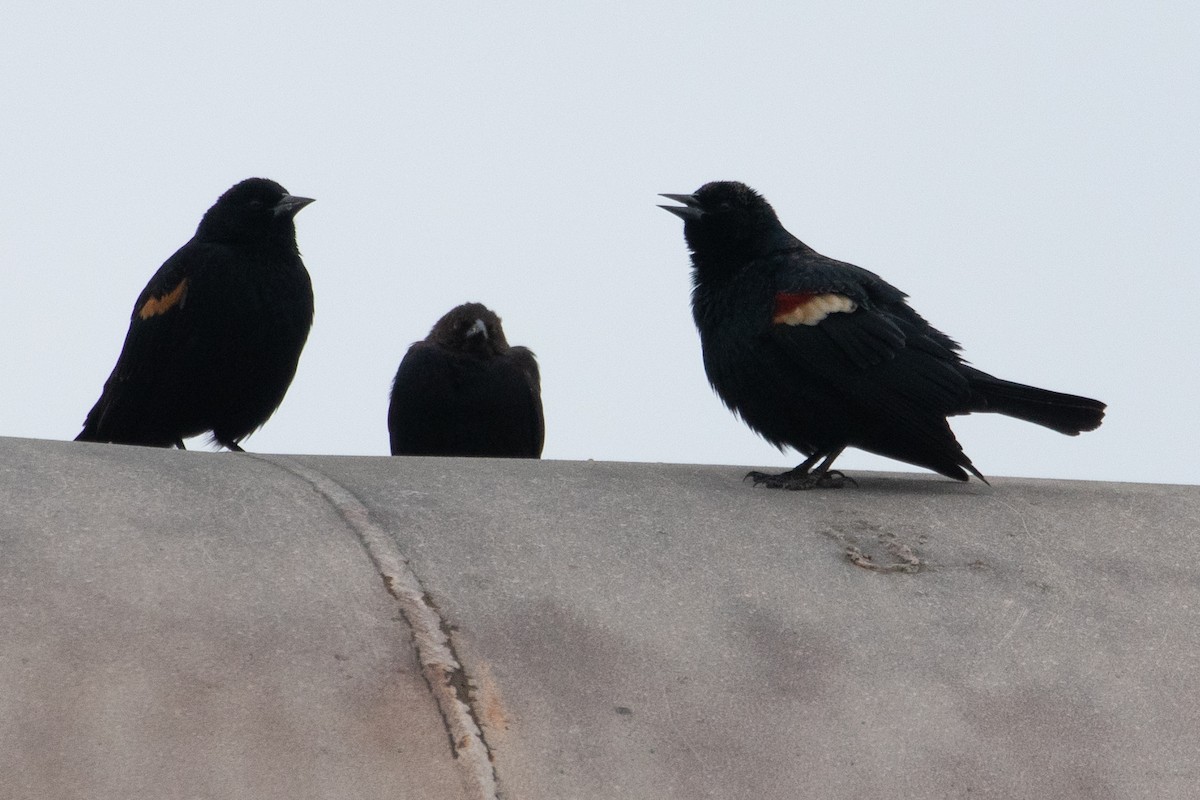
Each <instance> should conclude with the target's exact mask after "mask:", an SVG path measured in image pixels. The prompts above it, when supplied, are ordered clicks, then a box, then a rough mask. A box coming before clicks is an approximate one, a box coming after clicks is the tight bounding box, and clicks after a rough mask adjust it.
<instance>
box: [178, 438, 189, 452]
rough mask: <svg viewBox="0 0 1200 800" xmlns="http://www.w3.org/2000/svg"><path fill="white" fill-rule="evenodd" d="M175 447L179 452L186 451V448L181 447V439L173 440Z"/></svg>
mask: <svg viewBox="0 0 1200 800" xmlns="http://www.w3.org/2000/svg"><path fill="white" fill-rule="evenodd" d="M175 447H176V448H178V449H180V450H187V448H186V447H184V446H183V439H176V440H175Z"/></svg>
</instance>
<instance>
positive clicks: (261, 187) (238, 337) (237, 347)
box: [75, 178, 313, 451]
mask: <svg viewBox="0 0 1200 800" xmlns="http://www.w3.org/2000/svg"><path fill="white" fill-rule="evenodd" d="M311 202H312V200H311V199H310V198H307V197H294V196H292V195H290V194H288V193H287V191H286V190H285V189H284V188H283V187H282V186H280V185H279V184H278V183H275V182H274V181H269V180H266V179H264V178H250V179H248V180H244V181H242V182H241V183H239V184H237V185H236V186H234V187H232V188H231V189H229V191H227V192H225V194H223V195H221V197H220V199H218V200H217V202H216V204H215V205H213V207H212V208H210V209H209V210H208V211H207V212H206V213H205V215H204V218H203V219H202V220H200V226H199V227H198V228H197V229H196V235H195V236H193V237H192V239H191V241H189V242H188V243H187V244H185V245H184V246H183V247H181V248H179V250H177V251H176V252H175V254H174V255H173V256H171V257H170V258H168V259H167V260H166V262H165V263H164V264H163V265H162V266H161V267H159V269H158V272H156V273H154V277H153V278H151V279H150V282H149V283H148V284H146V288H145V289H143V290H142V293H141V295H140V296H139V297H138V299H137V302H136V303H135V304H134V306H133V314H132V316H131V319H130V323H129V332H128V333H127V334H126V335H125V344H124V346H123V347H122V348H121V355H120V357H119V358H118V359H117V365H116V367H115V368H113V371H112V374H111V375H110V376H109V378H108V380H107V381H105V383H104V391H103V392H102V393H101V395H100V399H99V400H98V401H97V402H96V405H95V406H94V407H93V408H92V410H91V411H90V412H89V413H88V415H87V420H86V421H85V422H84V424H83V432H82V433H80V434H79V435H78V436H77V437H75V439H76V441H84V442H116V443H119V444H140V445H149V446H153V447H170V446H172V445H174V446H175V447H178V448H180V449H183V440H184V439H185V438H187V437H190V436H197V435H199V434H202V433H205V432H211V434H212V440H213V441H214V442H216V443H217V444H220V445H222V446H224V447H226V448H228V449H229V450H238V451H240V450H241V449H242V448H241V447H240V446H239V445H238V442H239V441H241V440H242V439H243V438H245V437H246V436H248V435H249V434H250V433H252V432H253V431H255V430H256V429H258V428H259V427H260V426H262V424H263V423H264V422H266V421H267V419H268V418H269V417H270V416H271V414H272V413H274V411H275V409H276V408H278V407H279V404H280V403H281V402H282V401H283V396H284V394H285V393H286V392H287V389H288V386H289V385H291V382H292V378H293V377H294V376H295V374H296V364H297V362H298V361H299V360H300V351H301V350H302V349H303V348H304V342H305V340H306V339H307V338H308V331H309V328H311V327H312V319H313V293H312V283H311V281H310V280H309V277H308V272H307V271H306V270H305V269H304V264H303V262H301V260H300V251H299V249H298V248H297V246H296V227H295V224H294V222H293V218H294V217H295V215H296V213H297V212H298V211H299V210H300V209H302V208H304V207H305V206H306V205H308V204H309V203H311Z"/></svg>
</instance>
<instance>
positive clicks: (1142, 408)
mask: <svg viewBox="0 0 1200 800" xmlns="http://www.w3.org/2000/svg"><path fill="white" fill-rule="evenodd" d="M409 5H410V4H400V3H394V2H379V3H357V2H353V1H352V0H351V1H350V2H346V3H337V4H334V3H328V2H325V3H304V2H287V3H273V4H258V3H247V2H236V3H234V2H207V1H206V2H202V3H200V2H197V3H184V4H164V5H161V6H158V7H155V6H153V5H148V4H145V3H136V4H133V3H130V4H120V3H119V4H115V5H114V4H94V3H80V2H73V3H56V4H35V3H21V4H19V5H18V6H17V7H15V8H9V9H8V10H7V11H6V13H5V21H4V25H3V27H2V28H0V75H2V76H3V77H0V109H2V113H0V125H2V126H3V133H4V147H3V148H2V151H0V216H2V218H3V220H4V224H3V225H2V226H0V258H2V259H3V269H2V270H0V302H3V304H4V307H3V315H2V316H0V325H3V340H4V345H3V347H2V348H0V359H2V361H0V369H2V372H3V375H4V383H3V395H2V398H0V435H9V436H31V437H44V438H52V439H69V438H73V437H74V436H75V434H76V433H78V431H79V429H80V425H81V423H82V421H83V417H84V415H85V413H86V412H87V410H88V409H89V408H90V407H91V404H92V403H93V402H94V401H95V400H96V398H97V396H98V395H99V392H100V388H101V385H102V384H103V381H104V379H105V377H106V376H107V375H108V373H109V371H110V370H111V368H112V366H113V363H114V362H115V360H116V356H117V353H118V352H119V350H120V346H121V342H122V340H123V338H124V335H125V330H126V326H127V322H128V317H129V312H130V309H131V307H132V304H133V301H134V299H135V298H136V296H137V294H138V292H139V291H140V290H141V289H142V287H143V286H144V285H145V282H146V281H147V280H148V279H149V277H150V275H151V274H153V272H154V270H155V269H157V267H158V266H159V264H161V263H162V261H163V260H165V259H166V258H167V257H168V256H169V255H170V254H171V253H172V252H174V251H175V249H176V248H178V247H179V246H180V245H182V244H183V243H184V242H185V241H187V239H188V238H189V237H190V236H191V235H192V233H193V232H194V230H195V227H196V224H197V223H198V222H199V220H200V217H201V215H202V214H203V213H204V211H205V210H206V209H207V208H208V207H209V206H210V205H211V204H212V203H213V201H215V200H216V198H217V196H218V195H220V194H221V193H222V192H223V191H224V190H225V189H227V188H228V187H229V186H230V185H232V184H233V183H235V182H236V181H238V180H240V179H242V178H246V177H250V176H253V175H261V176H264V177H269V178H272V179H274V180H277V181H279V182H280V183H282V184H283V185H284V186H286V187H287V188H288V189H289V190H290V191H291V192H293V193H295V194H301V195H306V196H310V197H315V198H317V202H316V203H315V204H313V205H312V206H311V207H309V208H307V209H305V210H304V211H303V212H302V213H301V214H300V215H299V216H298V217H297V230H298V240H299V243H300V247H301V250H302V252H303V254H304V257H305V262H306V264H307V265H308V268H309V271H310V273H311V274H312V278H313V285H314V290H315V293H316V303H317V316H316V323H315V326H314V328H313V331H312V335H311V337H310V338H309V343H308V347H307V349H306V351H305V354H304V356H303V358H302V359H301V361H300V369H299V373H298V375H297V378H296V381H295V383H293V385H292V388H291V391H290V392H289V394H288V396H287V398H286V399H285V401H284V403H283V406H282V408H281V409H280V410H279V411H278V412H277V413H276V415H275V416H274V417H273V418H272V419H271V421H270V422H268V423H267V425H266V427H265V428H263V429H262V430H261V431H260V432H258V433H257V434H255V435H254V436H252V437H251V438H250V439H249V440H247V441H246V442H245V444H246V446H247V448H248V449H250V450H254V451H259V452H291V453H334V454H339V453H340V454H352V455H384V454H386V453H387V430H386V422H385V417H386V410H387V395H388V389H389V386H390V381H391V378H392V375H393V374H394V372H395V369H396V366H397V364H398V363H399V360H400V358H401V356H402V355H403V353H404V351H405V349H406V348H407V346H408V345H409V344H410V343H411V342H412V341H414V340H415V339H420V338H423V337H424V336H425V334H426V333H427V331H428V329H429V327H430V326H431V325H432V324H433V322H434V321H435V320H436V319H437V318H438V317H439V316H441V314H443V313H444V312H445V311H447V310H448V309H449V308H451V307H452V306H454V305H456V304H458V303H460V302H464V301H467V300H478V301H481V302H484V303H486V304H488V305H489V306H491V307H492V308H493V309H495V310H496V311H497V312H498V313H499V314H500V315H501V316H502V317H503V318H504V324H505V329H506V331H507V332H508V336H509V340H510V341H511V342H513V343H515V344H524V345H527V346H529V347H531V348H532V349H533V350H534V351H535V352H536V353H537V354H538V357H539V360H540V363H541V366H542V374H543V381H544V397H545V405H546V421H547V436H546V450H545V455H546V457H548V458H566V459H587V458H595V459H606V460H609V459H611V460H635V461H676V462H706V463H727V464H739V465H754V466H771V467H780V468H784V467H790V466H793V465H794V464H795V463H797V462H798V461H799V458H798V457H797V456H795V454H793V453H788V454H786V455H781V454H779V453H778V452H777V451H776V450H774V449H773V448H772V447H770V446H769V445H767V444H765V443H764V442H762V441H761V440H760V439H758V438H757V436H755V435H754V434H753V433H752V432H750V431H749V429H747V428H745V427H744V426H743V425H742V423H741V422H739V421H738V420H736V419H735V418H734V417H733V416H732V415H731V414H729V413H728V412H727V411H726V410H725V409H724V407H723V406H722V405H721V404H720V402H719V401H718V400H717V399H716V397H715V395H713V394H712V392H711V390H710V389H709V388H708V385H707V382H706V381H705V378H704V373H703V369H702V366H701V362H700V350H699V342H698V339H697V336H696V333H695V330H694V328H693V325H692V321H691V316H690V306H689V290H690V283H689V268H688V258H687V252H686V249H685V247H684V243H683V233H682V224H681V223H680V221H679V220H678V219H676V218H674V217H673V216H671V215H669V214H667V213H665V212H663V211H661V210H659V209H657V208H656V207H655V204H656V203H657V202H660V199H659V198H658V197H657V193H658V192H690V191H692V190H694V189H695V188H697V187H698V186H700V185H701V184H703V183H705V182H707V181H709V180H716V179H731V180H741V181H745V182H746V183H749V184H750V185H751V186H754V187H755V188H757V189H758V190H759V191H761V192H762V193H763V194H764V195H765V196H766V197H767V198H768V199H769V200H770V201H771V203H772V204H773V205H774V206H775V208H776V210H777V211H778V212H779V214H780V217H781V218H782V220H783V222H784V224H785V225H786V226H787V227H788V229H789V230H791V231H792V233H794V234H796V235H797V236H799V237H800V238H801V239H803V240H804V241H806V242H807V243H808V244H810V245H812V246H813V247H815V248H816V249H818V250H819V251H821V252H823V253H826V254H827V255H830V256H833V257H835V258H840V259H843V260H847V261H851V262H854V263H856V264H859V265H861V266H863V267H866V268H868V269H871V270H874V271H876V272H878V273H880V274H882V275H883V276H884V277H885V278H886V279H888V280H889V281H890V282H892V283H894V284H895V285H897V286H899V287H900V288H901V289H903V290H905V291H907V292H908V293H909V294H910V295H912V303H913V305H914V306H915V307H916V308H917V309H918V310H919V311H920V312H921V313H922V314H924V315H925V316H926V317H927V318H928V319H929V320H930V321H931V322H933V324H934V325H936V326H938V327H939V328H941V329H942V330H944V331H946V332H947V333H949V334H950V335H952V336H954V337H955V338H957V339H959V340H960V341H961V342H962V343H963V345H964V347H965V352H966V355H967V357H968V358H969V359H970V360H971V361H972V362H973V363H974V364H976V365H977V366H979V367H981V368H983V369H985V370H987V371H989V372H993V373H995V374H997V375H999V376H1001V377H1004V378H1008V379H1012V380H1019V381H1023V382H1027V383H1033V384H1036V385H1039V386H1044V387H1046V388H1051V389H1056V390H1059V391H1066V392H1073V393H1078V394H1084V395H1089V396H1093V397H1097V398H1099V399H1101V400H1104V401H1106V402H1107V403H1109V413H1108V418H1107V420H1106V422H1105V424H1104V426H1103V427H1102V428H1101V429H1100V430H1099V431H1098V432H1096V433H1092V434H1084V435H1083V436H1081V437H1079V438H1077V439H1072V438H1068V437H1063V436H1059V435H1058V434H1055V433H1052V432H1049V431H1046V430H1044V429H1041V428H1037V427H1035V426H1032V425H1028V424H1024V423H1019V422H1015V421H1011V420H1006V419H1003V418H999V417H994V416H980V415H976V416H974V417H971V418H969V419H961V418H960V419H957V420H955V421H954V423H953V424H954V428H955V430H956V431H957V432H958V435H959V439H960V440H961V441H962V443H963V445H964V447H965V448H966V451H967V453H968V454H969V455H970V456H971V457H972V459H973V460H974V461H975V464H976V465H977V466H978V467H979V469H980V470H982V471H983V472H984V473H985V474H987V475H996V476H999V475H1030V476H1039V477H1069V478H1092V479H1104V480H1136V481H1164V482H1185V483H1200V461H1198V458H1197V449H1198V445H1200V433H1198V432H1197V427H1198V426H1197V422H1196V416H1197V410H1196V405H1197V398H1198V397H1200V375H1198V372H1200V371H1198V366H1197V356H1196V350H1197V345H1198V344H1200V323H1198V322H1197V318H1196V313H1197V312H1196V309H1195V306H1196V304H1197V299H1198V298H1200V278H1198V277H1197V267H1198V263H1200V244H1198V243H1197V236H1196V233H1195V228H1196V227H1197V225H1198V224H1200V168H1198V167H1200V148H1198V144H1200V141H1198V140H1200V6H1198V5H1197V4H1195V3H1191V2H1178V3H1169V2H1163V3H1146V2H1121V3H1092V2H1087V3H1085V2H1057V3H1004V4H982V3H957V2H941V3H919V4H913V3H894V4H881V3H853V2H851V3H846V2H839V3H825V4H810V3H804V2H795V1H794V0H790V1H789V2H778V3H739V4H735V5H731V6H721V5H717V4H712V3H706V4H697V3H682V2H672V3H617V2H612V0H608V1H606V2H603V3H598V2H589V3H559V2H554V3H550V2H544V3H522V4H488V5H484V4H478V6H477V5H476V4H436V5H434V6H430V7H429V8H411V7H409ZM192 446H195V447H199V446H201V444H200V442H199V441H195V442H194V443H192ZM839 466H840V467H842V468H844V469H847V470H853V469H879V468H883V469H908V467H906V466H905V465H901V464H898V463H897V462H892V461H887V460H885V459H880V458H875V457H872V456H868V455H865V454H861V453H858V452H848V453H847V454H846V455H844V456H843V457H842V459H841V460H840V461H839Z"/></svg>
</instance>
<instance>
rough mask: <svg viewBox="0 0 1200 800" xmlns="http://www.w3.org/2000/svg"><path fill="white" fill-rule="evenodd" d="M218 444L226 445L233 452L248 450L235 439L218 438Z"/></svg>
mask: <svg viewBox="0 0 1200 800" xmlns="http://www.w3.org/2000/svg"><path fill="white" fill-rule="evenodd" d="M217 444H219V445H221V447H224V448H225V449H226V450H228V451H230V452H232V453H244V452H246V451H245V450H243V449H242V448H241V445H239V444H238V443H237V442H235V441H234V440H233V439H217Z"/></svg>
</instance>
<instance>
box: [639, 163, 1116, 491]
mask: <svg viewBox="0 0 1200 800" xmlns="http://www.w3.org/2000/svg"><path fill="white" fill-rule="evenodd" d="M663 197H666V198H668V199H671V200H674V201H676V202H679V203H682V206H661V207H662V208H665V209H666V210H667V211H670V212H671V213H672V214H675V215H676V216H678V217H681V218H682V219H683V221H684V227H683V231H684V237H685V239H686V240H687V244H688V247H689V249H690V250H691V254H692V270H693V271H692V278H693V291H692V313H693V317H694V319H695V322H696V327H697V329H698V330H699V332H700V344H701V348H702V350H703V356H704V369H705V372H706V373H707V374H708V380H709V382H710V383H711V384H712V386H713V389H714V390H716V392H717V394H718V395H719V396H720V398H721V399H722V400H723V401H724V402H725V405H727V406H728V407H729V408H730V409H731V410H732V411H733V412H734V413H736V414H738V415H739V416H740V417H741V418H742V419H743V420H744V421H745V422H746V424H747V425H749V426H750V427H751V428H752V429H753V430H755V431H756V432H757V433H759V434H760V435H761V436H762V437H763V438H764V439H766V440H767V441H768V442H770V443H771V444H773V445H775V446H776V447H779V448H780V449H783V447H784V446H789V447H792V448H795V449H796V450H798V451H800V452H801V453H803V454H804V455H805V457H806V458H805V461H804V463H802V464H800V465H799V466H797V467H796V468H795V469H792V470H789V471H787V472H784V473H782V474H779V475H768V474H766V473H761V472H752V473H750V474H749V475H748V476H747V477H748V478H750V479H752V480H753V481H754V483H755V484H756V485H765V486H770V487H774V488H786V489H807V488H812V487H814V486H830V487H836V486H840V485H842V483H843V481H844V480H845V476H844V475H842V473H840V472H838V471H836V470H831V469H830V466H831V465H832V463H833V461H834V459H836V458H837V457H838V455H839V454H840V453H841V452H842V450H844V449H845V448H846V447H857V448H859V449H862V450H866V451H868V452H871V453H877V454H879V455H883V456H887V457H888V458H894V459H897V460H898V461H904V462H907V463H909V464H915V465H917V466H920V467H925V468H927V469H931V470H934V471H935V472H940V473H941V474H943V475H946V476H948V477H951V478H956V479H958V480H963V481H965V480H968V479H969V475H968V473H970V474H971V475H975V476H976V477H978V478H979V479H981V480H984V481H986V479H985V478H984V477H983V475H982V474H981V473H980V472H979V470H977V469H976V468H975V466H974V465H973V464H972V463H971V460H970V459H969V458H967V456H966V454H965V453H964V452H963V450H962V447H961V446H960V445H959V443H958V441H957V440H956V439H955V437H954V433H953V431H951V430H950V425H949V424H948V423H947V421H946V418H947V417H949V416H954V415H957V414H970V413H972V412H977V411H979V412H994V413H998V414H1005V415H1007V416H1010V417H1016V418H1018V419H1023V420H1026V421H1028V422H1033V423H1036V424H1038V425H1043V426H1045V427H1047V428H1050V429H1052V430H1055V431H1058V432H1059V433H1065V434H1067V435H1069V436H1075V435H1077V434H1078V433H1080V432H1081V431H1090V430H1093V429H1095V428H1097V427H1099V425H1100V422H1101V420H1102V419H1103V417H1104V408H1105V406H1104V403H1101V402H1099V401H1097V400H1091V399H1088V398H1086V397H1076V396H1075V395H1069V394H1060V393H1058V392H1051V391H1047V390H1045V389H1038V388H1035V387H1032V386H1025V385H1022V384H1019V383H1012V382H1010V381H1005V380H1001V379H999V378H995V377H993V376H991V375H988V374H987V373H986V372H982V371H980V370H977V369H975V368H974V367H971V366H969V365H968V364H967V363H966V362H964V361H963V359H962V357H961V356H960V355H959V345H958V344H957V343H956V342H955V341H954V340H952V339H951V338H950V337H948V336H946V335H945V334H944V333H942V332H941V331H939V330H937V329H936V328H934V327H933V326H931V325H930V324H929V323H928V322H926V321H925V320H924V318H922V317H921V315H920V314H918V313H917V312H916V311H914V310H913V309H912V308H910V307H909V305H908V303H907V302H906V298H907V295H905V294H904V293H903V292H901V291H900V290H899V289H897V288H895V287H894V286H892V285H891V284H889V283H887V282H886V281H884V280H883V279H882V278H880V277H879V276H878V275H876V274H875V273H873V272H869V271H867V270H865V269H862V268H861V267H856V266H854V265H853V264H847V263H845V262H842V261H835V260H834V259H832V258H827V257H825V256H823V255H821V254H820V253H818V252H816V251H815V250H813V249H812V248H811V247H809V246H808V245H806V244H804V243H803V242H801V241H800V240H799V239H797V238H796V237H795V236H792V234H790V233H788V232H787V230H785V229H784V227H783V225H782V224H780V222H779V218H778V217H777V216H776V215H775V211H774V209H772V208H771V206H770V204H769V203H767V201H766V200H765V199H763V198H762V196H761V195H759V194H758V193H757V192H755V191H754V190H753V189H751V188H750V187H748V186H746V185H745V184H742V183H736V182H728V181H720V182H714V183H709V184H706V185H704V186H702V187H700V189H699V190H697V191H696V193H695V194H690V195H684V194H665V195H663Z"/></svg>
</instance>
